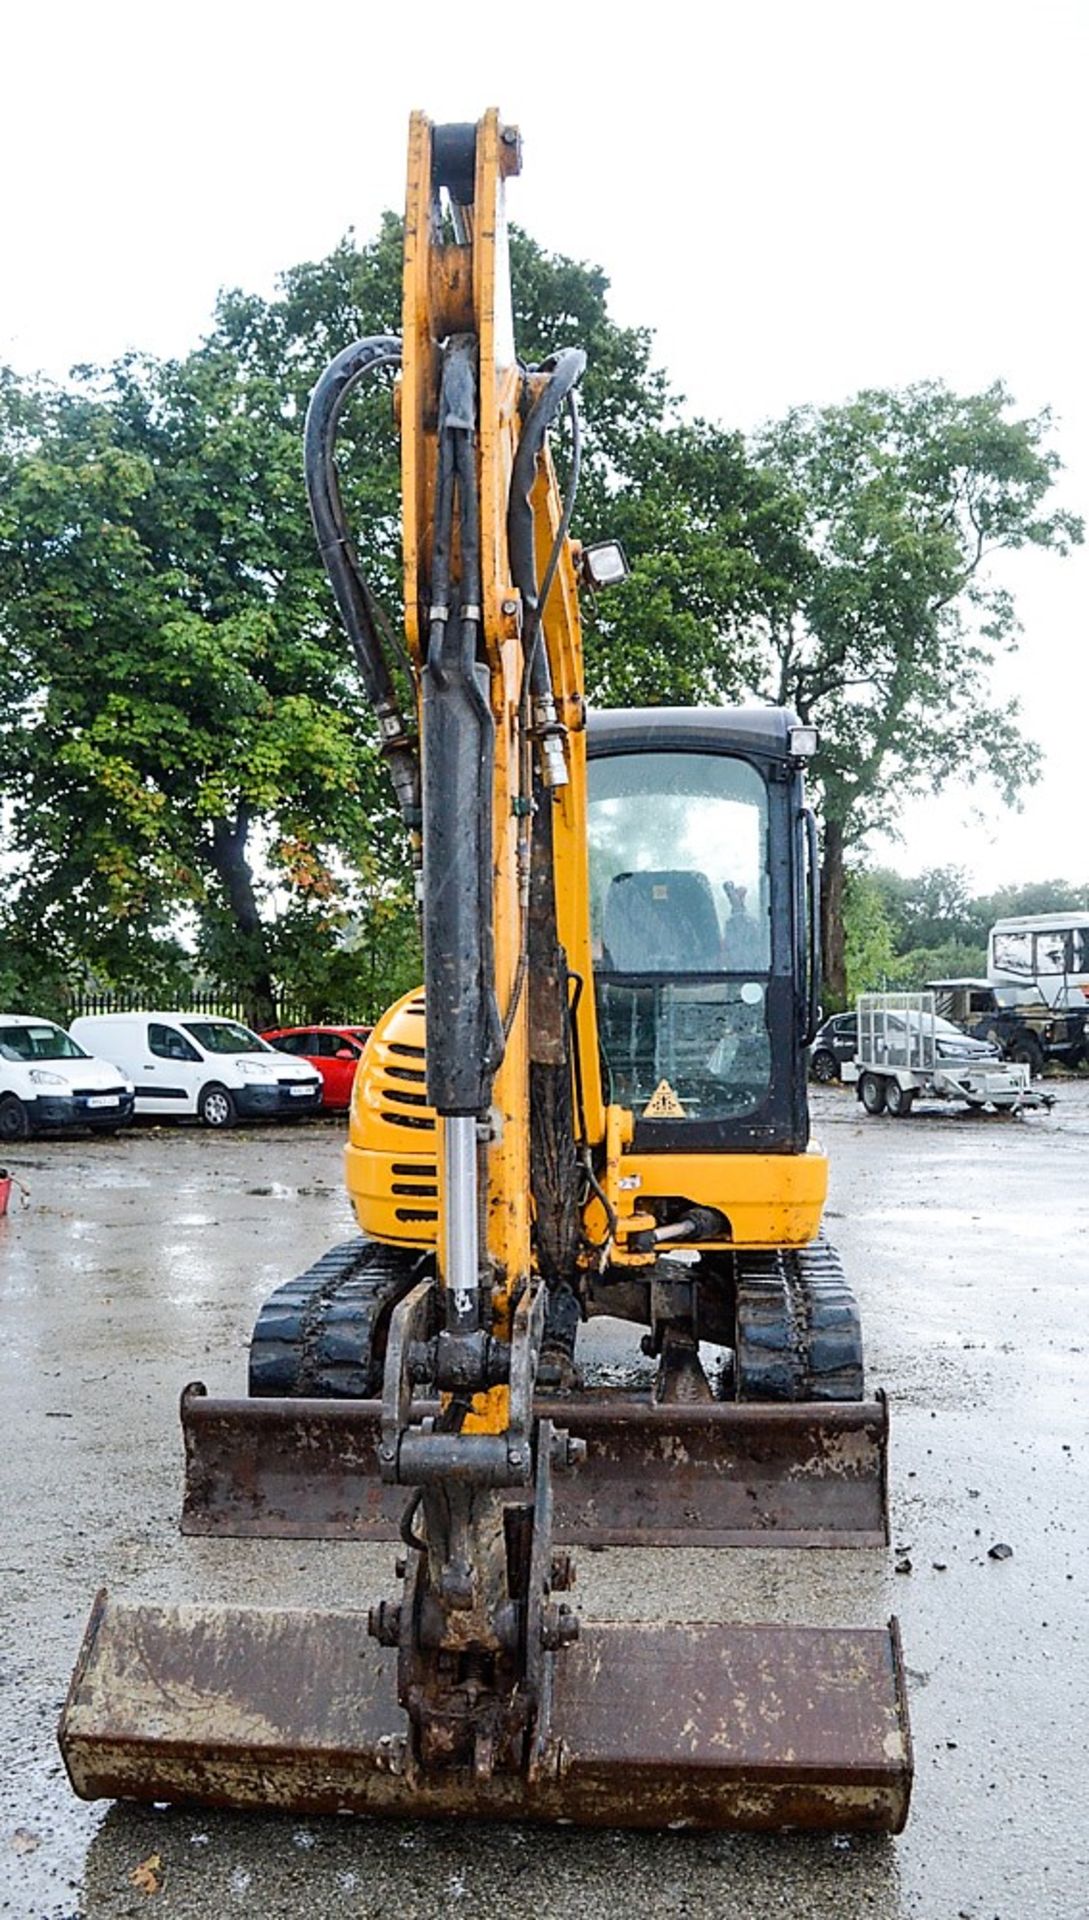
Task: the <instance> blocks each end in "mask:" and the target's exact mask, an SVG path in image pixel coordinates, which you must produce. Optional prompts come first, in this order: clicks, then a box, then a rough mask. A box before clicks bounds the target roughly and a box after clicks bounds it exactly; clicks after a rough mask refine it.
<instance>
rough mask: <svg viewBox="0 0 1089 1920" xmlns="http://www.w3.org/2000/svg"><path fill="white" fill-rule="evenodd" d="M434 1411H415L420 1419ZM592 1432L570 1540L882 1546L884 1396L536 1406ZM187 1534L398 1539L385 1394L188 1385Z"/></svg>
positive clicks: (613, 1397) (567, 1507) (568, 1500)
mask: <svg viewBox="0 0 1089 1920" xmlns="http://www.w3.org/2000/svg"><path fill="white" fill-rule="evenodd" d="M426 1411H427V1409H426V1408H421V1409H419V1412H420V1414H421V1416H422V1414H423V1413H425V1412H426ZM534 1412H535V1414H536V1416H537V1417H538V1418H541V1419H551V1420H553V1421H554V1422H555V1423H556V1424H557V1425H562V1426H563V1427H564V1428H566V1429H567V1431H568V1432H570V1433H571V1434H572V1436H574V1437H575V1438H577V1439H580V1440H583V1441H585V1443H586V1457H585V1459H584V1461H583V1462H582V1464H581V1465H580V1467H579V1470H578V1472H577V1473H575V1474H572V1475H570V1476H568V1477H565V1478H564V1479H563V1480H561V1481H559V1482H558V1483H557V1485H556V1489H555V1501H556V1505H555V1520H554V1526H555V1535H556V1539H557V1540H558V1541H559V1542H561V1543H562V1544H565V1545H572V1546H711V1547H730V1546H765V1547H785V1546H799V1547H881V1546H884V1545H886V1544H887V1541H888V1508H887V1495H886V1463H887V1443H888V1409H887V1406H886V1402H885V1399H884V1396H883V1395H880V1396H878V1397H877V1398H876V1399H875V1400H872V1401H862V1402H838V1403H837V1402H812V1403H810V1402H807V1403H803V1404H795V1405H786V1406H767V1405H763V1406H758V1405H745V1404H728V1403H723V1402H715V1403H707V1404H696V1405H691V1406H676V1405H669V1406H663V1405H658V1404H656V1403H655V1402H654V1401H653V1400H652V1399H651V1398H650V1396H649V1394H636V1393H626V1392H622V1391H619V1390H617V1389H599V1390H598V1391H597V1392H596V1393H595V1392H594V1391H592V1390H591V1391H589V1392H582V1393H579V1394H576V1395H573V1396H571V1397H570V1398H563V1399H556V1400H546V1399H543V1398H539V1399H537V1400H536V1401H535V1403H534ZM181 1417H182V1429H183V1432H184V1436H185V1463H186V1475H185V1502H184V1508H183V1513H182V1531H183V1533H189V1534H211V1535H224V1536H234V1537H238V1536H241V1537H250V1538H253V1537H261V1536H264V1537H270V1538H275V1539H342V1540H393V1539H396V1538H397V1532H398V1522H399V1518H400V1510H401V1507H402V1506H403V1504H404V1499H403V1494H401V1493H400V1492H399V1490H398V1489H396V1488H392V1489H391V1488H387V1487H385V1486H383V1484H382V1481H381V1479H380V1478H379V1473H378V1459H377V1448H378V1437H379V1427H380V1420H381V1403H380V1402H379V1401H377V1400H288V1399H285V1400H275V1399H267V1400H261V1399H237V1400H227V1399H224V1400H220V1399H211V1398H209V1397H208V1395H207V1394H206V1392H205V1389H204V1388H203V1386H201V1385H200V1384H199V1382H198V1383H195V1384H194V1385H192V1386H189V1387H187V1388H186V1389H185V1392H184V1393H183V1395H182V1402H181Z"/></svg>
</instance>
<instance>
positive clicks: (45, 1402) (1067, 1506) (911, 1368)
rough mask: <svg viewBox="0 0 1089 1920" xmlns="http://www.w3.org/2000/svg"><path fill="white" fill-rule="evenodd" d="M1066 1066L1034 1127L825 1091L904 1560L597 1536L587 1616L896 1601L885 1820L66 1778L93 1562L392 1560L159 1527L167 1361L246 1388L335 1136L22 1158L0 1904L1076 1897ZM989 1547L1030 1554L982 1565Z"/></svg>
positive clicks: (188, 1581) (331, 1907)
mask: <svg viewBox="0 0 1089 1920" xmlns="http://www.w3.org/2000/svg"><path fill="white" fill-rule="evenodd" d="M1056 1091H1057V1093H1058V1097H1059V1098H1058V1104H1057V1106H1056V1108H1055V1110H1054V1112H1053V1113H1052V1114H1051V1115H1050V1116H1032V1117H1027V1118H1025V1119H1024V1120H1009V1119H993V1118H986V1117H976V1116H969V1115H963V1114H960V1113H957V1112H955V1111H951V1112H937V1113H931V1114H927V1113H925V1112H919V1111H917V1112H916V1113H915V1114H914V1115H913V1116H912V1117H911V1118H910V1119H909V1120H907V1121H890V1120H887V1119H882V1120H869V1119H866V1118H865V1117H864V1116H863V1115H862V1114H861V1111H860V1109H859V1108H858V1106H857V1103H856V1102H855V1100H854V1099H853V1097H852V1096H851V1095H850V1094H848V1093H845V1092H843V1091H842V1090H839V1089H830V1090H823V1089H822V1090H820V1091H818V1092H816V1093H815V1097H814V1113H815V1121H816V1129H817V1131H818V1133H819V1134H820V1135H821V1136H822V1137H823V1139H824V1140H825V1142H826V1144H827V1146H828V1147H829V1149H830V1152H831V1155H832V1166H833V1185H832V1199H831V1215H832V1217H831V1219H830V1221H829V1230H830V1233H831V1235H832V1237H833V1238H834V1239H835V1240H836V1241H837V1243H838V1244H839V1246H840V1249H841V1251H842V1253H843V1255H844V1260H845V1263H846V1266H847V1271H848V1275H849V1277H850V1278H851V1279H852V1281H853V1283H854V1285H855V1287H856V1289H857V1291H858V1293H859V1295H860V1298H861V1302H862V1308H863V1324H864V1326H865V1328H866V1332H867V1340H868V1361H869V1377H870V1380H871V1382H872V1383H873V1384H874V1385H884V1386H886V1387H887V1388H888V1389H889V1391H890V1393H891V1395H892V1402H893V1456H892V1500H893V1515H894V1519H893V1525H894V1541H895V1548H896V1551H895V1552H893V1553H890V1554H889V1555H888V1556H887V1557H886V1556H885V1555H882V1554H869V1555H835V1554H795V1555H785V1554H781V1553H764V1552H748V1553H739V1552H732V1553H731V1552H719V1553H708V1552H699V1551H691V1552H686V1551H682V1550H673V1551H670V1552H663V1553H661V1554H658V1555H650V1554H647V1553H645V1552H620V1551H609V1552H603V1553H595V1554H584V1555H583V1556H582V1558H581V1564H580V1569H579V1589H578V1592H579V1595H580V1598H581V1602H582V1605H583V1607H584V1609H585V1611H586V1612H587V1613H588V1614H589V1615H591V1616H596V1617H599V1618H607V1617H610V1616H611V1617H614V1618H632V1619H635V1618H640V1617H648V1616H650V1617H655V1616H660V1617H665V1618H678V1619H680V1618H684V1619H713V1618H726V1617H734V1618H738V1619H761V1618H763V1619H784V1620H791V1621H810V1622H813V1623H816V1624H820V1623H823V1622H834V1621H837V1620H839V1621H843V1622H846V1623H852V1624H859V1625H865V1624H872V1623H874V1622H877V1621H880V1620H883V1619H884V1618H885V1617H886V1616H887V1615H888V1614H889V1613H890V1612H892V1611H894V1610H895V1611H896V1612H897V1613H898V1614H899V1616H900V1620H901V1626H902V1631H903V1636H904V1644H905V1654H906V1659H907V1663H908V1667H909V1669H910V1680H911V1707H912V1717H913V1730H914V1736H915V1743H916V1760H917V1783H916V1791H915V1801H914V1808H913V1813H912V1818H911V1822H910V1824H909V1827H908V1830H907V1833H906V1834H905V1835H904V1836H903V1837H902V1839H900V1840H899V1841H896V1842H893V1841H880V1840H878V1841H865V1842H864V1841H859V1840H851V1841H847V1840H845V1839H839V1840H837V1839H819V1840H818V1839H813V1840H811V1839H807V1838H783V1839H779V1838H777V1839H750V1838H728V1837H727V1838H716V1837H709V1838H695V1837H692V1836H685V1835H681V1834H662V1835H652V1836H646V1835H642V1836H638V1835H628V1834H622V1833H606V1834H586V1833H580V1832H573V1831H571V1830H569V1829H561V1830H558V1831H554V1832H533V1831H530V1830H528V1829H525V1830H522V1829H515V1830H512V1831H499V1830H492V1829H485V1828H483V1827H481V1826H477V1825H475V1824H473V1823H468V1822H466V1823H462V1824H460V1825H458V1826H445V1827H437V1828H429V1827H426V1826H424V1825H422V1824H404V1825H391V1826H385V1827H382V1826H377V1825H374V1824H371V1823H367V1822H362V1821H348V1820H330V1821H306V1822H301V1821H298V1820H293V1819H291V1818H289V1817H273V1816H255V1817H252V1818H247V1817H242V1816H232V1815H218V1814H212V1813H202V1812H198V1813H185V1812H180V1811H174V1810H166V1809H162V1810H160V1809H151V1808H148V1809H134V1808H132V1807H113V1808H108V1807H100V1806H96V1807H84V1806H81V1805H80V1804H79V1803H78V1802H76V1801H74V1800H73V1799H72V1798H71V1796H70V1794H69V1791H68V1787H67V1782H66V1780H65V1778H64V1775H63V1771H62V1768H61V1764H60V1760H59V1756H58V1755H57V1752H56V1748H55V1745H54V1727H55V1722H56V1717H57V1713H58V1711H59V1708H60V1703H61V1701H62V1699H63V1695H64V1691H65V1688H66V1686H67V1681H68V1676H69V1673H70V1670H71V1666H72V1662H73V1660H74V1657H75V1653H76V1649H77V1646H78V1643H79V1639H80V1636H81V1633H82V1629H83V1624H84V1620H85V1618H86V1614H87V1611H88V1607H89V1604H90V1599H91V1596H92V1593H93V1591H94V1589H95V1588H96V1587H97V1586H98V1585H100V1584H102V1583H103V1582H106V1583H108V1584H109V1585H110V1586H111V1587H112V1588H113V1589H115V1590H116V1591H118V1592H122V1591H123V1592H124V1593H125V1594H126V1595H127V1596H129V1597H130V1598H134V1599H145V1600H156V1599H158V1600H184V1599H203V1600H215V1599H221V1600H224V1601H229V1600H242V1601H250V1602H265V1603H269V1602H271V1601H273V1600H276V1601H283V1602H285V1603H287V1604H294V1605H305V1604H307V1603H309V1602H311V1601H312V1602H314V1603H318V1604H338V1603H340V1604H343V1603H345V1602H349V1603H351V1602H357V1603H360V1604H365V1603H366V1602H367V1601H368V1600H369V1599H370V1598H371V1597H376V1596H379V1595H381V1594H382V1593H383V1592H385V1591H386V1589H387V1588H388V1587H389V1586H390V1575H391V1561H392V1550H391V1549H362V1548H356V1547H345V1546H332V1545H322V1544H316V1545H314V1544H299V1543H292V1544H279V1543H272V1542H258V1543H241V1542H229V1541H227V1542H216V1541H189V1542H183V1541H182V1540H181V1539H180V1538H179V1536H178V1534H177V1529H176V1516H177V1509H178V1504H179V1489H180V1445H179V1435H178V1427H177V1399H178V1393H179V1390H180V1388H181V1386H182V1384H183V1383H184V1382H185V1381H186V1380H190V1379H194V1378H198V1379H203V1380H205V1381H206V1382H207V1383H208V1385H209V1387H210V1388H211V1389H212V1390H213V1391H223V1392H228V1391H241V1390H242V1386H243V1382H244V1378H245V1354H246V1344H247V1339H248V1333H249V1327H250V1324H251V1322H252V1319H253V1316H254V1314H255V1312H256V1309H257V1307H258V1305H259V1304H260V1302H261V1300H262V1299H263V1298H264V1297H265V1295H266V1294H267V1293H268V1292H270V1291H271V1290H272V1288H273V1287H274V1286H275V1285H276V1284H278V1282H279V1281H281V1280H282V1279H284V1278H286V1277H288V1276H289V1274H290V1273H291V1272H293V1271H295V1270H297V1269H299V1268H301V1267H303V1266H305V1265H307V1264H308V1263H309V1262H310V1261H312V1260H313V1259H314V1258H316V1257H317V1255H318V1254H319V1253H321V1252H322V1251H323V1250H324V1249H325V1247H326V1246H328V1245H330V1244H332V1243H333V1242H334V1241H336V1240H338V1239H343V1238H346V1237H347V1236H348V1234H349V1233H350V1232H351V1231H352V1221H351V1218H350V1214H349V1211H348V1208H347V1203H346V1201H345V1200H344V1198H343V1196H342V1193H341V1187H340V1145H341V1141H340V1129H339V1126H337V1125H335V1124H329V1123H315V1124H314V1125H313V1126H311V1127H308V1128H297V1127H295V1128H290V1129H287V1128H276V1129H272V1128H269V1129H265V1130H257V1129H253V1130H246V1131H242V1130H240V1131H238V1132H234V1133H230V1134H227V1135H223V1136H213V1135H209V1134H206V1133H203V1132H200V1131H196V1130H185V1129H178V1130H167V1129H153V1130H149V1131H143V1130H140V1131H136V1132H133V1133H130V1134H128V1135H122V1136H121V1137H119V1138H117V1139H115V1140H83V1139H78V1138H75V1137H73V1138H71V1139H68V1140H50V1141H39V1142H34V1143H31V1144H29V1145H28V1146H26V1147H24V1148H20V1149H18V1150H17V1151H16V1152H15V1153H14V1154H12V1155H10V1156H9V1159H8V1164H9V1165H10V1167H11V1170H12V1171H13V1172H14V1173H15V1174H16V1175H17V1176H18V1178H19V1179H20V1180H22V1181H23V1182H24V1183H25V1184H26V1185H27V1186H28V1187H29V1188H30V1205H29V1207H28V1208H26V1209H25V1210H20V1209H19V1208H17V1207H16V1205H15V1203H14V1199H13V1206H12V1211H11V1213H10V1215H9V1217H8V1219H7V1220H4V1221H0V1391H2V1394H3V1409H4V1424H3V1431H4V1462H3V1479H4V1495H3V1508H2V1512H0V1703H2V1721H0V1725H2V1734H0V1748H2V1754H3V1760H4V1766H3V1771H2V1776H0V1914H3V1915H5V1916H13V1917H14V1920H62V1917H66V1916H76V1915H79V1916H87V1917H88V1920H119V1917H120V1916H128V1915H133V1914H141V1915H150V1916H152V1917H153V1920H175V1916H192V1917H193V1920H196V1917H197V1916H200V1917H201V1920H208V1917H210V1916H220V1915H224V1916H230V1915H235V1914H237V1915H239V1916H243V1915H248V1914H253V1915H255V1916H259V1917H260V1920H296V1917H298V1920H302V1916H306V1920H325V1917H326V1916H328V1917H329V1920H333V1917H334V1916H336V1920H352V1917H353V1916H363V1915H367V1916H378V1915H383V1916H387V1915H388V1916H393V1915H395V1914H396V1915H399V1916H400V1915H403V1916H406V1920H408V1917H410V1916H417V1915H418V1916H421V1920H422V1917H423V1916H428V1920H430V1917H431V1916H437V1915H447V1914H449V1915H460V1914H468V1913H470V1912H472V1911H474V1910H478V1911H479V1910H487V1911H488V1912H489V1913H490V1914H494V1915H496V1916H508V1915H518V1916H522V1915H526V1916H528V1915H531V1914H532V1915H535V1916H539V1917H540V1920H552V1917H553V1916H555V1917H556V1920H559V1916H565V1917H566V1916H582V1915H586V1916H590V1915H593V1916H597V1915H602V1914H608V1913H611V1912H612V1911H614V1910H615V1909H617V1908H618V1907H619V1906H620V1905H621V1904H623V1906H624V1908H625V1909H627V1910H631V1911H642V1912H646V1913H651V1914H663V1915H673V1914H676V1915H681V1914H684V1915H692V1916H708V1917H710V1916H716V1920H733V1917H734V1916H738V1920H740V1916H742V1915H744V1916H746V1917H747V1920H753V1917H761V1916H764V1915H768V1916H770V1915H789V1916H791V1920H807V1917H808V1920H826V1917H827V1920H832V1917H833V1916H835V1920H855V1917H856V1916H859V1917H861V1916H866V1920H885V1917H886V1916H894V1915H904V1916H907V1915H912V1916H916V1915H917V1916H923V1917H924V1920H956V1916H958V1915H968V1916H971V1920H991V1917H992V1916H994V1915H1000V1916H1001V1917H1002V1920H1029V1916H1032V1917H1033V1920H1035V1916H1051V1915H1054V1916H1056V1917H1058V1916H1062V1920H1080V1917H1081V1916H1083V1915H1086V1914H1089V1823H1087V1821H1086V1818H1085V1808H1086V1806H1087V1804H1089V1757H1087V1743H1086V1739H1085V1732H1084V1730H1085V1727H1086V1725H1087V1723H1089V1678H1087V1674H1089V1662H1087V1652H1089V1646H1087V1641H1089V1555H1087V1549H1086V1531H1087V1530H1086V1523H1085V1515H1086V1514H1087V1513H1089V1419H1087V1409H1089V1335H1087V1333H1086V1328H1085V1311H1086V1301H1087V1299H1089V1180H1087V1174H1089V1086H1086V1085H1085V1084H1068V1085H1060V1086H1058V1087H1057V1089H1056ZM600 1337H601V1336H600V1331H599V1328H597V1327H596V1328H595V1329H594V1344H595V1348H596V1349H599V1350H600V1348H599V1343H600ZM628 1350H629V1349H628V1345H627V1344H626V1343H625V1344H623V1345H618V1346H617V1349H616V1357H617V1359H618V1360H620V1359H622V1358H623V1357H624V1355H625V1354H626V1353H627V1351H628ZM999 1542H1002V1543H1006V1544H1008V1545H1010V1546H1012V1548H1013V1554H1012V1557H1011V1558H1009V1559H1006V1560H1002V1561H997V1560H993V1559H991V1558H989V1556H988V1549H989V1547H991V1546H992V1545H995V1544H997V1543H999ZM897 1564H899V1565H900V1566H901V1567H905V1568H906V1567H907V1566H908V1564H910V1571H903V1572H900V1573H897V1572H896V1571H895V1567H896V1565H897ZM134 1875H135V1876H136V1877H135V1879H134V1878H133V1876H134ZM152 1886H157V1888H158V1891H156V1892H154V1893H152V1892H150V1891H145V1890H144V1889H145V1888H149V1887H152Z"/></svg>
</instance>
